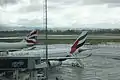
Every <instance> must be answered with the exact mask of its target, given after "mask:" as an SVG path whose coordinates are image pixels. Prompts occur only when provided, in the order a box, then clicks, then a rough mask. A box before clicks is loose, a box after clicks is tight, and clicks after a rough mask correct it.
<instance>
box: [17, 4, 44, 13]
mask: <svg viewBox="0 0 120 80" xmlns="http://www.w3.org/2000/svg"><path fill="white" fill-rule="evenodd" d="M42 10H43V9H42V8H41V7H40V6H39V5H30V6H25V7H21V8H20V9H19V10H18V12H20V13H26V12H27V13H28V12H36V11H42Z"/></svg>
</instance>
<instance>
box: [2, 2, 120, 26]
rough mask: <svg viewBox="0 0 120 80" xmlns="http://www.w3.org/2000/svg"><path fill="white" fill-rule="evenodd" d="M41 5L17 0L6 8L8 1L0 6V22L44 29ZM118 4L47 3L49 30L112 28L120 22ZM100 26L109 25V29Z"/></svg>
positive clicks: (40, 3) (41, 3)
mask: <svg viewBox="0 0 120 80" xmlns="http://www.w3.org/2000/svg"><path fill="white" fill-rule="evenodd" d="M43 2H44V0H20V1H18V2H14V5H10V4H8V5H7V3H8V2H7V3H6V5H7V6H1V7H0V17H1V19H0V22H1V23H3V24H19V25H25V26H30V25H31V26H43ZM118 2H120V1H118V0H90V1H89V0H59V1H56V0H48V27H84V26H86V25H90V27H92V26H91V25H93V26H95V25H96V24H102V26H105V27H110V28H111V27H112V26H115V25H118V24H119V23H120V7H119V3H118ZM9 3H10V2H9ZM11 3H12V2H11ZM15 3H16V4H15ZM89 4H90V5H89ZM114 6H115V7H114ZM116 6H117V7H116ZM103 24H112V26H106V25H103ZM113 24H114V25H113ZM80 25H82V26H80ZM88 27H89V26H88ZM96 27H97V26H96ZM99 27H100V26H99Z"/></svg>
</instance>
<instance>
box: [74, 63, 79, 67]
mask: <svg viewBox="0 0 120 80" xmlns="http://www.w3.org/2000/svg"><path fill="white" fill-rule="evenodd" d="M72 66H73V67H81V66H79V64H78V63H72Z"/></svg>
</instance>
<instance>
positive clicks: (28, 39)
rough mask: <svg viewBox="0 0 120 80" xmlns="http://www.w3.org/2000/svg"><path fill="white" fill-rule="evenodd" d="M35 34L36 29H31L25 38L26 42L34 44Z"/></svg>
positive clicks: (36, 32)
mask: <svg viewBox="0 0 120 80" xmlns="http://www.w3.org/2000/svg"><path fill="white" fill-rule="evenodd" d="M37 36H38V31H37V30H33V31H32V32H30V34H28V35H27V37H26V39H25V40H26V42H27V43H33V44H36V43H37Z"/></svg>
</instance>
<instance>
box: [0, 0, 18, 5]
mask: <svg viewBox="0 0 120 80" xmlns="http://www.w3.org/2000/svg"><path fill="white" fill-rule="evenodd" d="M18 1H20V0H0V5H1V6H4V5H8V4H16V3H18Z"/></svg>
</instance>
